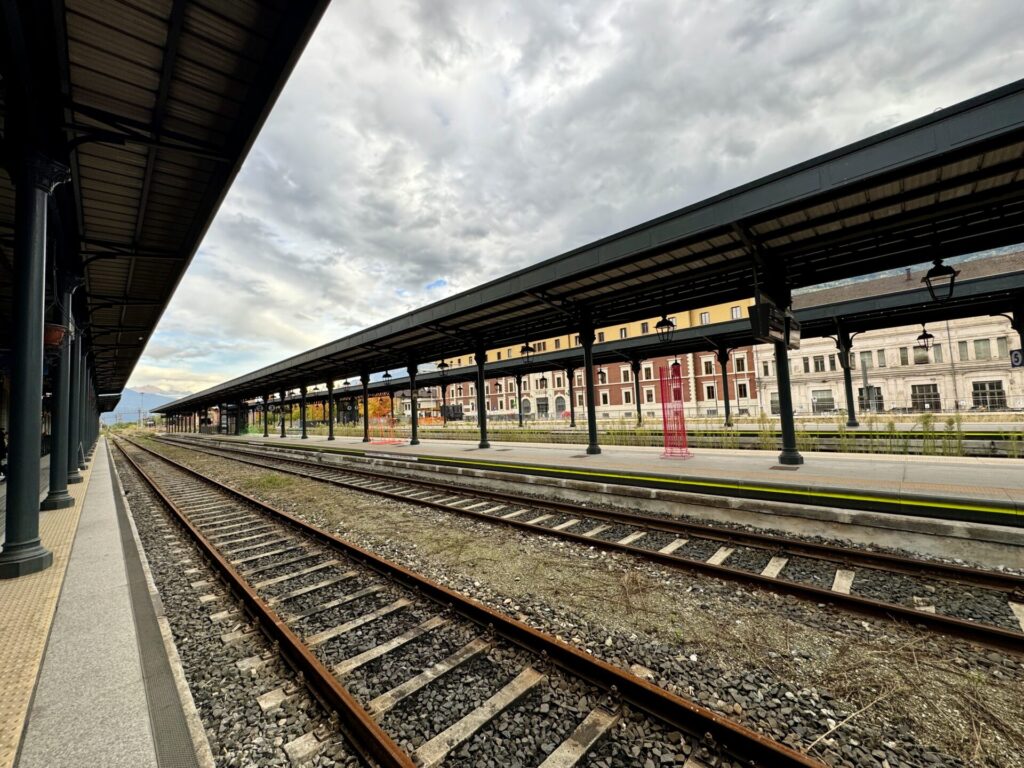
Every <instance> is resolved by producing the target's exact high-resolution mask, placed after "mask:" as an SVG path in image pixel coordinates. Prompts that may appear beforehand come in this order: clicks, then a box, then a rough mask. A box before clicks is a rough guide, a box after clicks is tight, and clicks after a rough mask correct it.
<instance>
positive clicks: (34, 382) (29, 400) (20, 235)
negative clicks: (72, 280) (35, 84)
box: [0, 137, 69, 578]
mask: <svg viewBox="0 0 1024 768" xmlns="http://www.w3.org/2000/svg"><path fill="white" fill-rule="evenodd" d="M8 138H9V137H8ZM8 149H10V148H8ZM22 163H23V165H22V168H21V169H20V170H21V173H20V174H19V176H18V178H17V179H16V189H15V228H14V283H13V286H14V291H13V301H14V312H13V328H12V330H13V333H12V342H13V347H14V354H13V361H12V362H13V365H12V371H11V396H10V397H11V399H10V430H11V435H10V449H9V452H8V460H7V461H8V464H7V472H8V481H7V517H6V540H5V542H4V545H3V552H0V578H15V577H18V576H23V575H26V574H29V573H36V572H37V571H42V570H44V569H46V568H49V567H50V565H52V563H53V553H51V552H50V551H49V550H48V549H46V548H45V547H43V545H42V544H41V543H40V540H39V466H40V463H39V460H40V457H39V453H40V449H41V446H42V412H41V411H40V407H39V404H40V402H41V401H42V399H43V313H44V310H45V298H46V289H45V286H46V277H45V276H46V213H47V205H48V202H49V197H50V193H51V192H53V190H54V189H55V188H56V187H57V185H58V184H61V183H63V182H65V181H67V180H68V178H69V176H68V169H67V168H66V167H64V166H62V165H59V164H57V163H53V162H51V161H49V160H47V159H46V158H44V157H42V156H41V155H38V154H36V153H31V154H29V155H27V156H26V157H24V158H23V159H22Z"/></svg>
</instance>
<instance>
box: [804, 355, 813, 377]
mask: <svg viewBox="0 0 1024 768" xmlns="http://www.w3.org/2000/svg"><path fill="white" fill-rule="evenodd" d="M810 372H811V358H809V357H805V358H804V373H810Z"/></svg>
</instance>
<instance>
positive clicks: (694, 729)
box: [122, 438, 825, 768]
mask: <svg viewBox="0 0 1024 768" xmlns="http://www.w3.org/2000/svg"><path fill="white" fill-rule="evenodd" d="M125 439H126V441H127V442H129V443H130V444H132V445H133V446H135V447H136V448H138V449H139V450H142V451H144V452H146V453H148V454H151V455H153V456H155V457H157V458H158V459H160V460H161V461H164V462H166V463H168V464H170V465H172V466H174V467H176V468H177V469H179V470H181V471H182V472H185V473H186V474H188V475H191V476H193V477H195V478H197V479H199V480H201V481H202V482H205V483H207V484H209V485H211V486H213V487H215V488H217V489H219V490H221V491H223V492H225V493H227V494H229V495H230V496H232V497H234V498H237V499H240V500H242V501H243V502H245V503H247V504H250V505H252V506H254V507H256V508H257V509H259V510H261V511H263V512H265V513H267V514H269V515H271V516H273V517H276V518H278V519H280V520H284V521H286V522H287V523H288V524H290V525H292V526H293V527H295V528H296V529H297V530H299V531H301V532H303V533H305V534H307V535H308V536H310V537H311V538H314V539H316V540H318V541H320V542H322V543H324V544H326V545H328V546H330V547H333V548H335V549H339V550H341V551H343V552H344V553H345V554H347V555H348V556H350V557H352V558H354V559H356V560H358V561H360V562H362V563H363V564H364V565H366V566H368V567H370V568H372V569H373V570H375V571H377V572H378V573H381V574H382V575H384V576H386V577H388V578H390V579H392V580H394V581H397V582H398V583H401V584H403V585H405V586H406V587H408V588H410V589H412V590H415V591H417V592H419V593H420V594H422V595H424V596H426V597H428V598H430V599H431V600H434V601H435V602H437V603H440V604H441V605H443V606H446V607H449V608H451V610H453V611H454V612H456V613H458V614H460V615H462V616H464V617H465V618H467V619H469V620H471V621H472V622H473V623H475V624H478V625H481V626H484V627H486V628H489V629H493V630H494V631H495V632H496V633H497V634H499V635H501V636H502V637H504V638H505V639H506V640H509V641H511V642H513V643H515V644H516V645H518V646H520V647H522V648H524V649H526V650H528V651H530V652H531V653H539V654H541V655H542V656H543V657H545V658H547V659H548V660H549V661H551V662H553V663H555V664H557V665H558V666H560V667H562V668H563V669H565V670H567V671H568V672H569V673H570V674H572V675H574V676H576V677H579V678H581V679H583V680H585V681H587V682H589V683H590V684H592V685H594V686H596V687H598V688H600V689H602V690H604V691H606V692H610V693H612V695H614V696H616V697H618V698H621V699H622V700H623V701H626V702H628V703H629V704H631V705H633V706H635V707H637V708H639V709H642V710H643V711H644V712H646V713H647V714H649V715H651V716H652V717H654V718H656V719H659V720H661V721H662V722H665V723H667V724H669V725H671V726H673V727H678V728H681V729H683V730H686V731H687V732H689V733H691V734H693V733H696V734H701V735H705V738H707V736H710V737H711V739H712V740H713V741H714V743H715V744H716V745H718V746H720V747H721V748H723V749H724V750H725V751H727V752H730V753H732V754H734V755H737V756H742V759H743V760H745V761H746V762H747V763H748V764H749V765H750V766H765V767H766V768H767V767H772V768H774V767H775V766H780V767H783V766H803V767H805V768H825V766H824V763H822V762H821V761H819V760H817V759H815V758H813V757H811V756H810V755H807V754H803V753H800V752H797V751H795V750H793V749H791V748H789V747H787V746H786V745H784V744H781V743H779V742H777V741H775V740H773V739H770V738H768V737H766V736H762V735H761V734H759V733H757V732H755V731H753V730H751V729H749V728H747V727H745V726H743V725H740V724H739V723H736V722H733V721H732V720H730V719H729V718H727V717H724V716H722V715H719V714H718V713H716V712H713V711H711V710H709V709H706V708H705V707H702V706H700V705H699V704H696V703H694V702H692V701H689V700H687V699H684V698H682V697H681V696H677V695H676V694H674V693H671V692H669V691H666V690H665V689H664V688H660V687H658V686H656V685H653V684H651V683H649V682H647V681H646V680H643V679H641V678H639V677H637V676H636V675H633V674H631V673H629V672H627V671H626V670H623V669H619V668H618V667H616V666H614V665H612V664H609V663H607V662H605V661H602V660H600V659H598V658H596V657H594V656H592V655H590V654H587V653H585V652H583V651H581V650H579V649H577V648H576V647H574V646H571V645H569V644H568V643H565V642H563V641H561V640H559V639H557V638H555V637H553V636H552V635H550V634H548V633H546V632H541V631H539V630H536V629H534V628H533V627H530V626H529V625H527V624H525V623H523V622H520V621H516V620H515V619H512V618H510V617H508V616H506V615H505V614H503V613H500V612H498V611H496V610H494V609H493V608H489V607H488V606H486V605H484V604H483V603H481V602H479V601H477V600H475V599H472V598H468V597H466V596H464V595H462V594H460V593H458V592H456V591H454V590H451V589H449V588H447V587H445V586H442V585H441V584H438V583H437V582H435V581H432V580H430V579H427V578H426V577H424V576H421V575H419V574H418V573H416V572H414V571H411V570H409V569H408V568H405V567H403V566H401V565H398V564H396V563H393V562H391V561H390V560H386V559H384V558H382V557H380V556H378V555H376V554H374V553H373V552H371V551H369V550H367V549H363V548H362V547H359V546H357V545H355V544H352V543H351V542H349V541H346V540H345V539H342V538H341V537H339V536H336V535H334V534H332V533H329V532H327V531H324V530H321V529H320V528H317V527H316V526H314V525H311V524H310V523H307V522H305V521H303V520H301V519H299V518H297V517H295V516H293V515H291V514H289V513H288V512H284V511H282V510H279V509H277V508H275V507H273V506H271V505H269V504H267V503H265V502H262V501H260V500H259V499H255V498H253V497H251V496H249V495H248V494H245V493H243V492H242V491H239V490H236V489H235V488H232V487H230V486H228V485H225V484H223V483H221V482H218V481H217V480H213V479H212V478H209V477H207V476H205V475H203V474H202V473H201V472H199V471H197V470H195V469H192V468H191V467H188V466H186V465H184V464H182V463H181V462H178V461H175V460H174V459H171V458H168V457H167V456H163V455H161V454H159V453H157V452H156V451H153V450H152V449H150V448H147V447H146V446H143V445H140V444H138V443H136V442H135V441H133V440H130V439H127V438H125ZM122 452H124V451H123V449H122ZM126 455H127V454H126ZM257 600H258V598H257ZM261 602H262V601H261Z"/></svg>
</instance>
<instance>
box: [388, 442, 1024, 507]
mask: <svg viewBox="0 0 1024 768" xmlns="http://www.w3.org/2000/svg"><path fill="white" fill-rule="evenodd" d="M425 457H426V458H428V459H430V460H431V461H438V462H444V463H447V464H469V465H473V466H480V467H495V468H497V467H501V468H504V469H520V470H527V471H531V472H554V473H557V474H564V475H579V476H581V477H605V478H609V479H614V480H642V481H645V482H651V483H670V484H673V485H687V486H696V487H704V488H721V489H725V490H737V491H759V492H763V493H775V494H793V495H796V496H811V497H824V498H828V499H842V500H843V501H868V502H883V503H889V504H891V503H893V502H895V503H896V504H900V505H906V506H917V507H942V508H944V509H959V510H963V511H968V512H994V513H997V514H1001V515H1016V514H1018V513H1016V512H1013V511H1012V510H1007V509H1002V508H1000V507H990V506H986V505H983V504H965V503H960V502H955V501H954V502H948V501H938V500H936V501H923V500H917V499H901V498H898V497H885V496H868V495H866V494H856V493H836V492H834V491H818V490H804V489H801V488H774V487H772V486H767V485H750V484H746V483H723V482H715V481H710V480H685V479H683V478H674V477H659V476H655V475H633V474H624V473H616V472H599V471H596V470H593V469H567V468H564V467H551V466H545V465H543V464H542V465H539V466H532V465H529V464H511V463H505V462H491V461H477V460H475V459H449V458H445V457H443V456H431V455H429V454H425ZM395 458H396V459H401V457H400V456H396V457H395Z"/></svg>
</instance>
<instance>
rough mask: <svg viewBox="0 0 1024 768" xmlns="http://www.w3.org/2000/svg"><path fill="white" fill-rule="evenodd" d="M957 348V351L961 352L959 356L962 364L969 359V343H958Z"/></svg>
mask: <svg viewBox="0 0 1024 768" xmlns="http://www.w3.org/2000/svg"><path fill="white" fill-rule="evenodd" d="M956 346H957V350H958V351H959V352H960V355H959V357H960V361H961V362H966V361H967V359H968V357H967V342H966V341H958V342H957V343H956Z"/></svg>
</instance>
